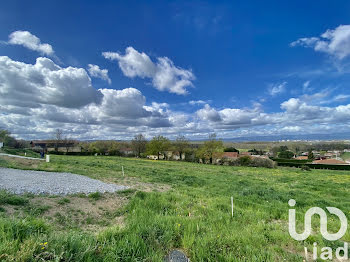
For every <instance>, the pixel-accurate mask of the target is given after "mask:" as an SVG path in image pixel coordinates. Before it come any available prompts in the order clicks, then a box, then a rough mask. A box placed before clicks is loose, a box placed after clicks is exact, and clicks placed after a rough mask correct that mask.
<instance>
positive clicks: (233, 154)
mask: <svg viewBox="0 0 350 262" xmlns="http://www.w3.org/2000/svg"><path fill="white" fill-rule="evenodd" d="M238 156H239V154H238V152H224V153H223V154H222V158H226V159H236V158H238Z"/></svg>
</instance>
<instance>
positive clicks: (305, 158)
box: [294, 156, 309, 160]
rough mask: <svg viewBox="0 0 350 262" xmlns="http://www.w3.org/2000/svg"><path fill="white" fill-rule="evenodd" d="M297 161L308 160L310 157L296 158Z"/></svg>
mask: <svg viewBox="0 0 350 262" xmlns="http://www.w3.org/2000/svg"><path fill="white" fill-rule="evenodd" d="M294 159H295V160H308V159H309V157H308V156H297V157H295V158H294Z"/></svg>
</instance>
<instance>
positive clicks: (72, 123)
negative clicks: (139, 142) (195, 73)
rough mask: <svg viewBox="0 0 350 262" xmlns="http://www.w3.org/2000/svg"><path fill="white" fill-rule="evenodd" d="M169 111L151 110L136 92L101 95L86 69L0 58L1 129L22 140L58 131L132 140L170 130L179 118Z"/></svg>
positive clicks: (154, 105)
mask: <svg viewBox="0 0 350 262" xmlns="http://www.w3.org/2000/svg"><path fill="white" fill-rule="evenodd" d="M168 107H169V105H168V104H166V103H155V102H153V103H151V104H150V105H146V98H145V97H144V96H143V95H142V93H141V92H140V91H139V90H137V89H135V88H125V89H122V90H115V89H106V88H102V89H99V90H96V89H95V88H94V87H93V86H92V84H91V80H90V77H89V76H88V74H87V72H86V70H85V69H83V68H74V67H66V68H62V67H60V66H58V65H56V64H55V63H54V62H53V61H52V60H50V59H48V58H44V57H39V58H37V60H36V63H35V64H26V63H23V62H18V61H14V60H12V59H10V58H9V57H7V56H1V57H0V128H6V129H9V130H11V131H12V132H13V133H14V134H16V135H17V136H19V137H23V138H27V139H30V138H38V137H40V136H44V137H47V136H48V134H49V133H50V132H51V133H52V132H53V131H54V130H55V128H58V127H59V128H62V129H65V130H67V132H69V133H70V134H71V135H72V136H74V135H76V137H77V138H84V139H87V138H89V137H91V136H93V135H97V137H95V138H105V137H106V136H107V135H108V134H109V136H111V135H112V134H116V133H117V134H119V135H120V134H122V133H123V134H125V135H127V136H128V137H130V136H132V135H133V132H136V131H138V130H142V128H144V129H159V128H165V127H167V128H171V127H172V126H173V124H174V123H173V122H174V121H175V118H174V117H173V116H172V114H173V113H172V112H171V111H170V110H169V109H168ZM136 127H137V128H136ZM130 128H134V130H131V129H130ZM23 130H25V132H23ZM98 135H100V136H99V137H98ZM36 136H38V137H36Z"/></svg>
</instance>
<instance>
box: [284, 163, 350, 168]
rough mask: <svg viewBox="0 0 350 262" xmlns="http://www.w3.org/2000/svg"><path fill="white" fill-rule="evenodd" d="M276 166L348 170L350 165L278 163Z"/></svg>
mask: <svg viewBox="0 0 350 262" xmlns="http://www.w3.org/2000/svg"><path fill="white" fill-rule="evenodd" d="M277 164H278V166H289V167H302V166H308V167H310V168H313V169H331V170H350V165H326V164H310V163H306V164H302V163H295V162H279V163H277Z"/></svg>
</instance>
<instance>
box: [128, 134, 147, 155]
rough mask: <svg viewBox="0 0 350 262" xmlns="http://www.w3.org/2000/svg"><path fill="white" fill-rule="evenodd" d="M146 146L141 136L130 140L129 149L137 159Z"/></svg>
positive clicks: (145, 141) (144, 139)
mask: <svg viewBox="0 0 350 262" xmlns="http://www.w3.org/2000/svg"><path fill="white" fill-rule="evenodd" d="M146 144H147V140H146V138H145V137H144V135H142V134H138V135H136V136H135V137H134V139H133V140H131V147H132V149H133V151H134V152H135V155H136V156H137V157H140V156H141V153H144V152H145V151H146Z"/></svg>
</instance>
